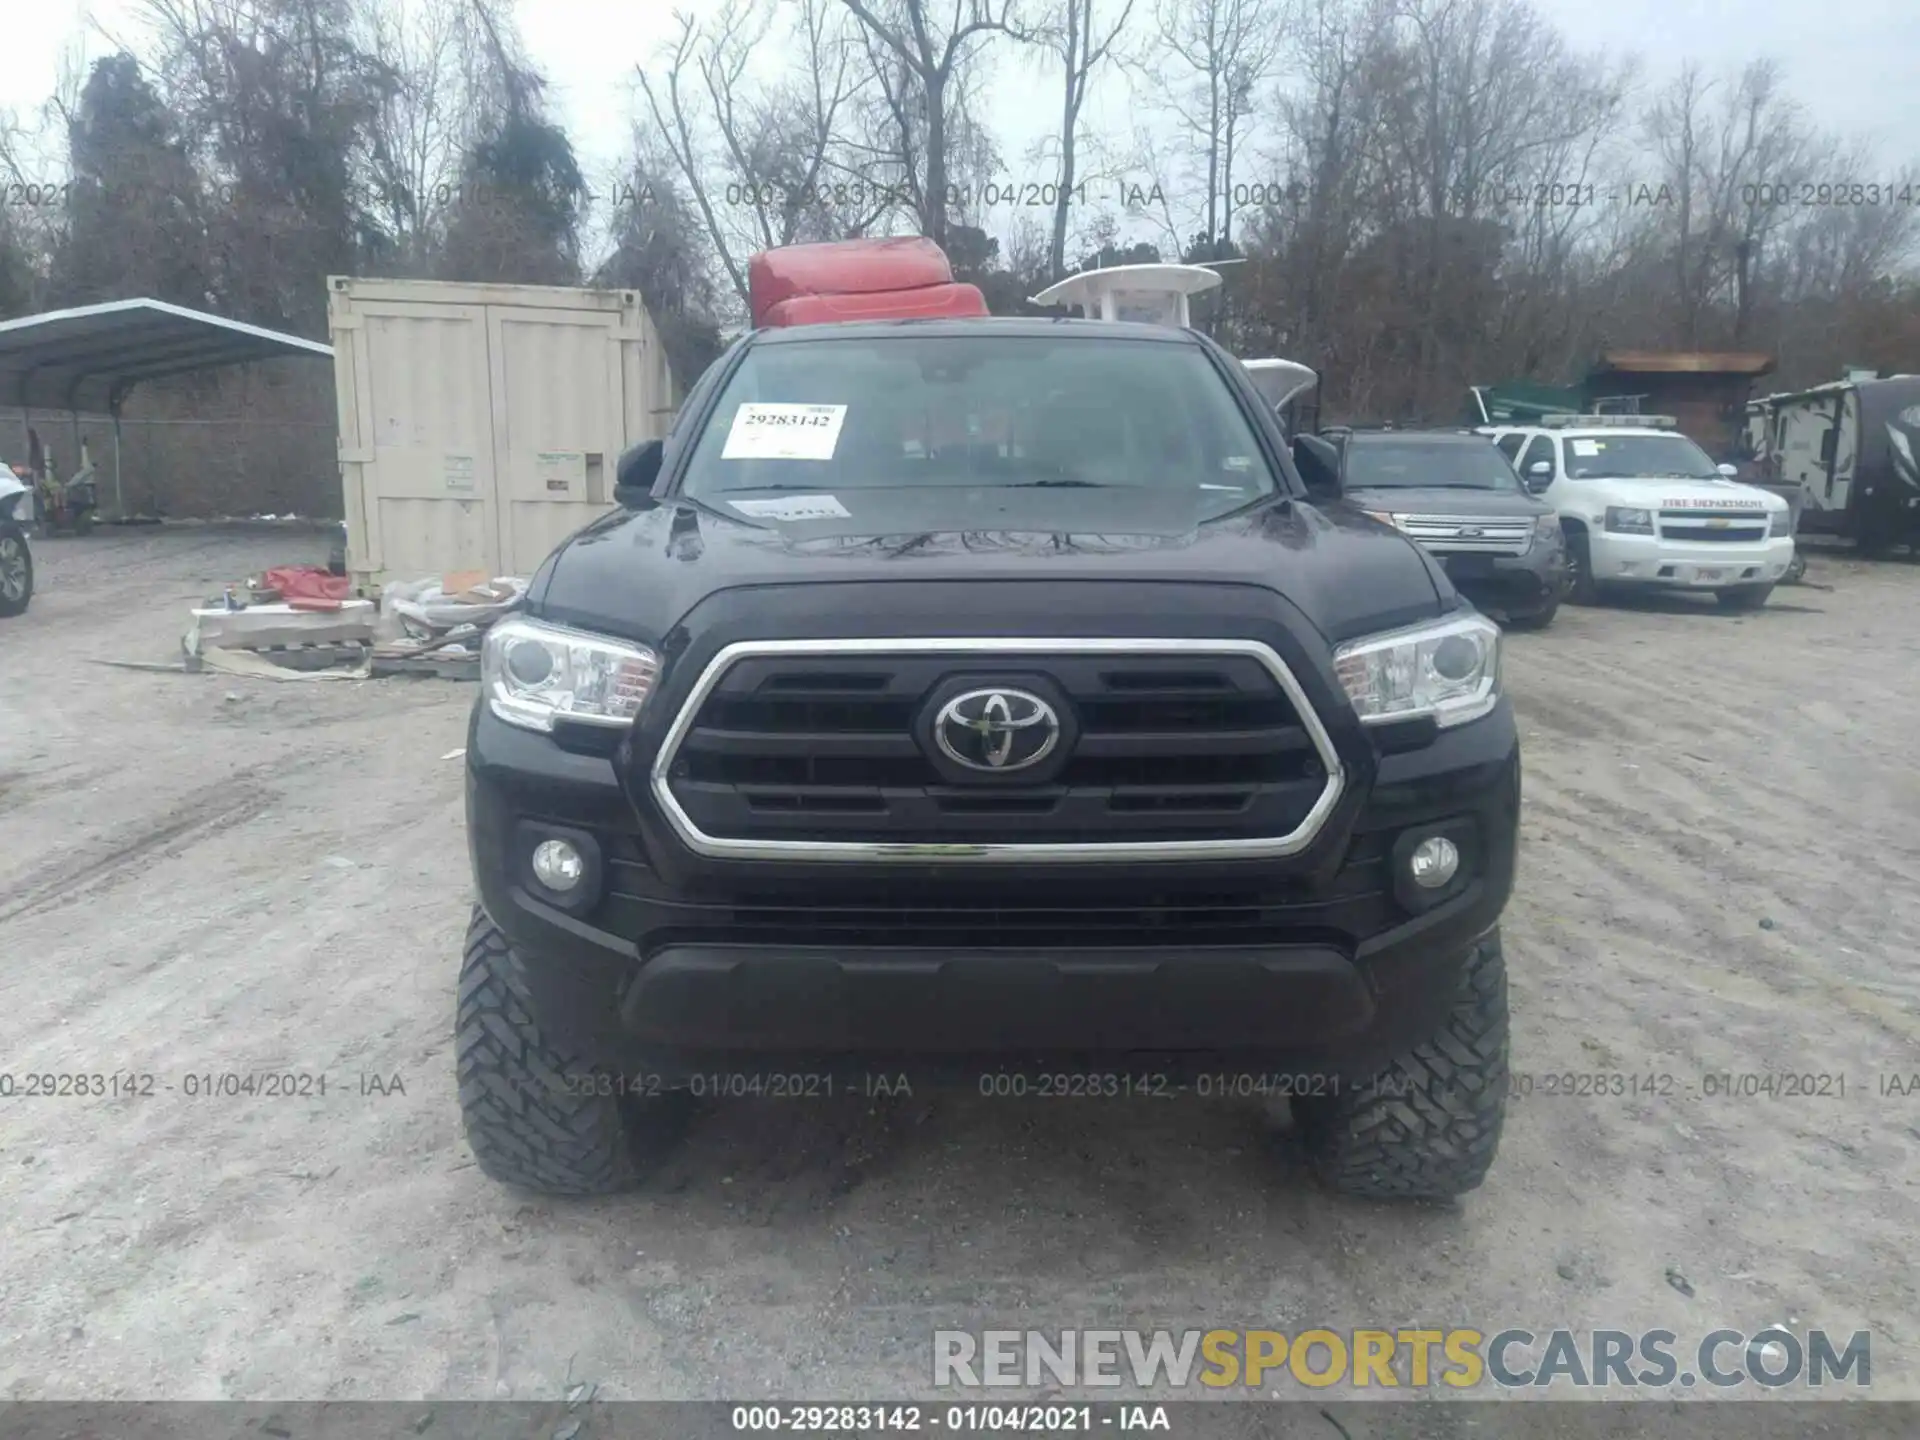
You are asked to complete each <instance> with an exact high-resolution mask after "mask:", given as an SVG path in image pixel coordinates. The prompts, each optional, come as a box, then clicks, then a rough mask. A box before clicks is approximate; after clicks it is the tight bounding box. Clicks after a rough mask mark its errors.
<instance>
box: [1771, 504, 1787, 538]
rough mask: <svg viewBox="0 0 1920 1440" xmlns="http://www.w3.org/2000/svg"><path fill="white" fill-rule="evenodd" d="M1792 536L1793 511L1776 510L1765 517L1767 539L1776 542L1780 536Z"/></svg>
mask: <svg viewBox="0 0 1920 1440" xmlns="http://www.w3.org/2000/svg"><path fill="white" fill-rule="evenodd" d="M1791 534H1793V511H1791V510H1776V511H1774V512H1773V513H1772V514H1771V515H1769V516H1768V517H1767V537H1768V538H1769V539H1772V540H1778V539H1779V538H1780V537H1781V536H1782V535H1791Z"/></svg>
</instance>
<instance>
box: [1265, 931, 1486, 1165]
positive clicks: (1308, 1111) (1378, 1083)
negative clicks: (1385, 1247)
mask: <svg viewBox="0 0 1920 1440" xmlns="http://www.w3.org/2000/svg"><path fill="white" fill-rule="evenodd" d="M1507 1084H1508V1081H1507V963H1506V959H1505V957H1504V956H1503V955H1502V954H1501V950H1500V932H1499V931H1498V930H1495V931H1494V932H1493V933H1492V934H1490V935H1488V936H1486V938H1484V939H1483V940H1481V941H1480V942H1479V943H1478V944H1477V945H1475V946H1474V948H1473V953H1472V954H1470V955H1469V956H1468V957H1467V963H1466V965H1465V966H1464V967H1463V968H1462V970H1461V972H1460V985H1459V990H1458V991H1457V993H1456V995H1455V998H1454V1002H1453V1008H1452V1010H1451V1011H1450V1012H1449V1013H1448V1015H1447V1019H1446V1023H1445V1024H1443V1025H1442V1026H1441V1027H1440V1030H1439V1033H1438V1034H1436V1035H1435V1036H1434V1037H1433V1038H1432V1039H1431V1040H1428V1041H1426V1042H1425V1043H1423V1044H1420V1045H1416V1046H1414V1047H1413V1048H1412V1049H1411V1050H1409V1051H1408V1052H1407V1053H1406V1054H1404V1055H1402V1056H1400V1057H1399V1058H1398V1059H1396V1060H1395V1061H1394V1062H1393V1063H1392V1064H1391V1065H1389V1066H1388V1067H1387V1068H1386V1069H1385V1070H1383V1071H1381V1072H1380V1073H1379V1074H1378V1075H1376V1076H1375V1077H1374V1078H1373V1080H1372V1082H1371V1083H1370V1084H1368V1085H1365V1086H1358V1087H1355V1088H1353V1089H1346V1088H1344V1087H1343V1088H1342V1089H1341V1091H1340V1092H1339V1093H1338V1094H1336V1095H1323V1096H1314V1097H1312V1100H1311V1102H1310V1103H1306V1104H1304V1106H1303V1104H1302V1102H1301V1101H1295V1106H1296V1118H1297V1120H1298V1122H1299V1125H1300V1130H1301V1137H1302V1139H1303V1140H1304V1141H1305V1143H1306V1147H1307V1151H1308V1154H1309V1155H1310V1156H1311V1157H1312V1161H1313V1167H1314V1170H1315V1172H1316V1173H1317V1174H1318V1175H1319V1177H1320V1179H1321V1181H1322V1182H1323V1183H1325V1184H1326V1185H1327V1186H1329V1187H1330V1188H1331V1189H1333V1190H1335V1191H1338V1192H1339V1193H1341V1194H1343V1195H1352V1196H1356V1197H1360V1198H1364V1199H1372V1200H1446V1199H1452V1198H1453V1197H1454V1196H1457V1195H1463V1194H1465V1193H1466V1192H1467V1191H1469V1190H1472V1189H1474V1188H1476V1187H1477V1186H1478V1185H1479V1184H1480V1182H1481V1181H1482V1180H1484V1179H1486V1177H1487V1170H1488V1169H1489V1168H1490V1167H1491V1166H1492V1164H1493V1157H1494V1154H1495V1153H1496V1152H1497V1151H1498V1150H1499V1148H1500V1127H1501V1123H1502V1121H1503V1120H1504V1119H1505V1117H1506V1109H1507Z"/></svg>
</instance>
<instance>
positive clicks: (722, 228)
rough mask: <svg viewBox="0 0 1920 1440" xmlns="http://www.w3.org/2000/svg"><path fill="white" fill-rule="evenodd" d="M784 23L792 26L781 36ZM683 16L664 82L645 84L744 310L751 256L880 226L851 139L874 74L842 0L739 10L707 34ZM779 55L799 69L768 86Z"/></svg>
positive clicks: (732, 6)
mask: <svg viewBox="0 0 1920 1440" xmlns="http://www.w3.org/2000/svg"><path fill="white" fill-rule="evenodd" d="M783 15H786V16H790V23H789V24H787V25H785V26H778V22H779V21H780V19H781V17H782V16H783ZM675 18H676V20H677V22H678V27H679V28H678V33H677V34H676V35H675V37H674V39H673V41H672V42H671V43H670V44H669V45H668V46H667V47H666V49H665V50H664V52H663V54H662V56H661V57H660V59H659V60H658V61H657V63H656V73H653V74H650V73H649V72H648V70H647V69H646V68H645V67H642V68H640V70H639V71H638V76H639V84H640V88H641V92H642V94H643V95H644V97H645V100H646V104H647V109H648V112H649V113H650V115H651V116H652V119H653V123H654V126H655V128H656V130H657V132H658V134H659V136H660V139H661V141H662V142H663V143H664V144H665V146H666V149H667V152H668V155H669V156H670V157H671V159H672V162H673V166H674V168H675V169H676V170H677V171H678V172H679V175H680V178H681V180H682V181H683V182H684V184H685V186H686V189H687V193H688V195H689V196H690V197H691V199H692V201H693V204H694V207H695V209H696V210H697V211H698V213H699V215H700V220H701V223H702V224H703V225H704V227H705V228H706V231H707V233H708V237H709V239H710V241H711V243H712V246H713V249H714V252H715V253H716V255H717V257H718V258H719V260H720V263H721V264H722V265H723V266H724V267H725V270H726V273H727V277H728V279H729V280H730V281H731V282H732V285H733V288H734V290H735V291H736V292H737V293H738V296H739V298H740V299H741V300H743V301H744V300H745V298H746V293H747V278H746V267H745V256H746V255H747V254H748V253H750V252H751V251H754V250H759V249H766V248H769V247H772V246H778V245H791V244H795V243H797V242H800V241H804V240H815V239H828V238H834V237H835V236H837V235H839V234H842V233H847V232H849V231H855V232H857V230H858V229H860V228H862V227H864V226H865V225H869V224H871V223H872V220H873V214H874V209H873V206H874V197H873V196H871V195H870V194H869V193H868V190H869V187H868V186H866V185H865V184H864V183H863V182H864V176H863V175H862V173H861V169H860V165H859V162H858V157H857V156H856V155H855V154H854V153H853V149H852V147H850V146H849V144H848V143H847V141H846V138H845V135H846V132H847V130H848V129H849V128H850V127H851V125H852V119H851V112H852V111H853V109H854V107H855V104H856V101H857V98H858V95H859V92H860V89H861V85H862V83H863V66H862V64H861V61H860V56H859V53H858V46H857V43H856V41H855V37H854V36H852V35H851V34H849V33H848V22H847V21H846V20H845V19H844V12H843V11H841V10H840V8H839V7H838V5H837V4H835V3H834V0H796V3H794V4H793V5H792V6H790V7H785V6H778V5H776V4H775V3H774V0H730V3H729V4H728V5H727V6H726V7H725V8H724V9H723V10H722V11H720V13H719V14H718V15H716V16H715V17H714V18H713V19H712V20H711V21H710V22H708V23H706V24H702V23H701V22H699V21H698V20H696V19H695V18H694V17H693V16H692V15H690V14H687V13H685V12H677V13H676V16H675ZM777 27H778V28H777ZM769 50H772V51H775V52H778V53H784V54H786V55H788V56H790V57H791V59H790V63H789V64H788V65H787V67H786V68H785V70H784V71H783V72H782V73H780V74H779V75H778V76H777V77H776V78H774V79H773V80H771V81H763V80H761V79H760V78H759V77H758V76H757V75H756V74H755V73H754V67H755V62H756V57H764V56H765V55H766V54H767V53H768V52H769Z"/></svg>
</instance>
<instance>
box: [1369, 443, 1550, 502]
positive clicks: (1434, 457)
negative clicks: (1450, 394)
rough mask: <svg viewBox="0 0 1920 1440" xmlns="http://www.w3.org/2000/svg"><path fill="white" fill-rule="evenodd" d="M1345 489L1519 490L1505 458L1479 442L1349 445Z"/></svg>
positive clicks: (1516, 480) (1514, 475)
mask: <svg viewBox="0 0 1920 1440" xmlns="http://www.w3.org/2000/svg"><path fill="white" fill-rule="evenodd" d="M1345 483H1346V484H1347V485H1348V486H1349V487H1350V488H1352V489H1355V490H1371V489H1385V488H1392V487H1396V486H1404V487H1408V488H1413V487H1419V488H1421V489H1432V490H1518V489H1519V488H1520V477H1519V476H1518V475H1516V474H1515V473H1514V470H1513V466H1511V465H1510V464H1508V463H1507V457H1506V456H1504V455H1502V454H1501V453H1500V452H1499V451H1498V450H1496V449H1494V447H1493V446H1491V445H1489V444H1487V443H1486V442H1485V441H1482V440H1474V441H1468V442H1464V443H1463V442H1456V441H1453V440H1441V441H1431V440H1428V441H1421V440H1415V439H1406V440H1374V439H1371V438H1368V439H1361V438H1359V437H1357V436H1356V437H1355V438H1353V439H1350V440H1349V441H1347V473H1346V476H1345Z"/></svg>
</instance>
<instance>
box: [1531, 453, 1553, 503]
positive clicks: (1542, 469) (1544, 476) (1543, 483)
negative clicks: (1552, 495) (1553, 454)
mask: <svg viewBox="0 0 1920 1440" xmlns="http://www.w3.org/2000/svg"><path fill="white" fill-rule="evenodd" d="M1552 484H1553V463H1552V462H1551V461H1549V460H1536V461H1534V462H1533V463H1532V464H1531V465H1529V466H1527V492H1528V493H1529V494H1532V495H1538V494H1539V493H1540V492H1541V491H1542V490H1545V489H1546V488H1547V487H1548V486H1550V485H1552Z"/></svg>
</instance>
